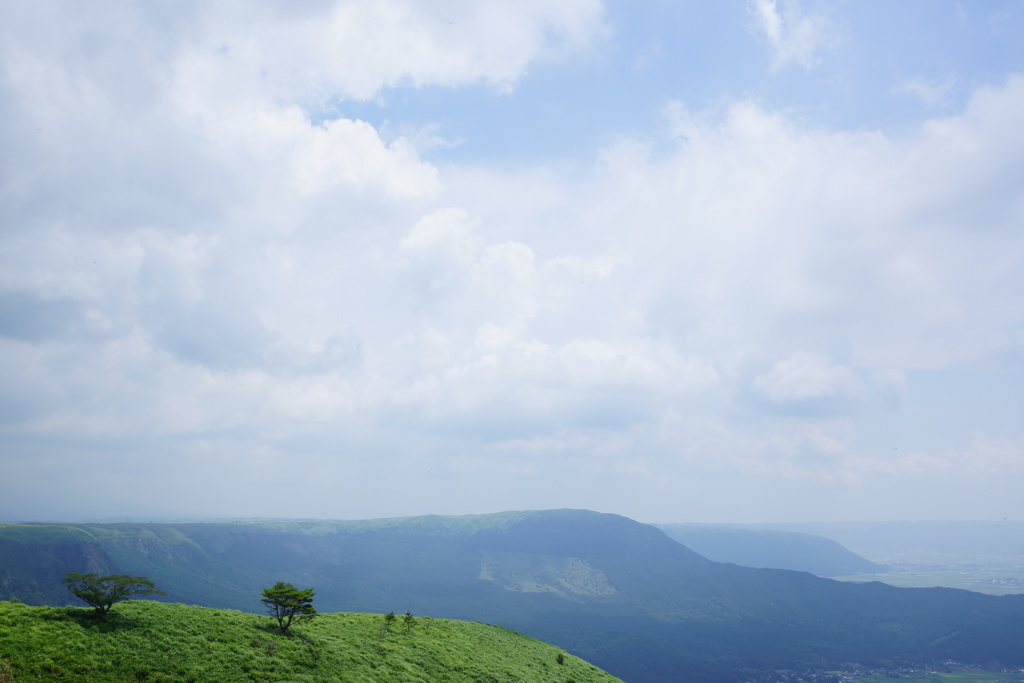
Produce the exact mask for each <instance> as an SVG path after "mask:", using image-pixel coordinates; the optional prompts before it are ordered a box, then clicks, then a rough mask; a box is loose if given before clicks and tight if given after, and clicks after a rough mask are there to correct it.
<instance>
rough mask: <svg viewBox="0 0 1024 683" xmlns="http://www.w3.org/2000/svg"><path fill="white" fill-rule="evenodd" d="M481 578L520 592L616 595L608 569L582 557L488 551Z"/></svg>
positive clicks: (484, 559)
mask: <svg viewBox="0 0 1024 683" xmlns="http://www.w3.org/2000/svg"><path fill="white" fill-rule="evenodd" d="M480 578H481V579H483V580H484V581H492V582H494V583H497V584H498V585H500V586H501V587H503V588H504V589H505V590H508V591H515V592H519V593H554V594H556V595H559V596H561V597H563V598H570V599H572V598H576V597H582V596H601V595H614V594H615V592H616V591H615V588H614V587H613V586H612V585H611V584H610V583H609V582H608V577H607V576H605V575H604V572H602V571H600V570H598V569H594V568H593V567H591V566H590V565H589V564H587V563H586V562H584V561H583V560H581V559H580V558H578V557H559V556H555V555H541V554H538V553H515V552H499V551H484V553H483V560H482V562H481V565H480Z"/></svg>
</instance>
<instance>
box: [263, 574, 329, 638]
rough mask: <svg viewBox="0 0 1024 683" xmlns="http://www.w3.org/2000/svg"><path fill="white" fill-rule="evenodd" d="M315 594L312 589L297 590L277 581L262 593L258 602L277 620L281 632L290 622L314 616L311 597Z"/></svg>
mask: <svg viewBox="0 0 1024 683" xmlns="http://www.w3.org/2000/svg"><path fill="white" fill-rule="evenodd" d="M314 595H316V593H314V592H313V589H312V588H307V589H305V590H299V589H298V588H296V587H295V586H293V585H292V584H290V583H286V582H284V581H278V582H277V583H275V584H274V585H273V586H271V587H270V588H267V589H266V590H264V591H263V599H262V600H260V602H262V603H263V604H264V605H266V607H267V611H268V612H269V613H270V616H272V617H274V618H275V619H277V625H278V626H280V627H281V632H282V633H285V632H287V631H288V627H290V626H291V625H292V621H294V620H296V619H310V618H312V617H313V616H314V615H315V614H316V610H315V609H313V596H314Z"/></svg>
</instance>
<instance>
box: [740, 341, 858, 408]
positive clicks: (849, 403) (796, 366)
mask: <svg viewBox="0 0 1024 683" xmlns="http://www.w3.org/2000/svg"><path fill="white" fill-rule="evenodd" d="M753 388H754V390H755V391H757V392H758V393H760V394H762V395H763V396H764V397H765V398H767V399H768V400H769V401H771V402H772V403H773V404H774V405H775V406H778V407H779V408H782V409H791V410H800V411H804V410H806V411H810V412H812V413H813V412H824V413H833V412H846V411H848V410H850V409H852V408H854V407H855V406H856V404H857V402H858V401H859V399H860V398H861V397H862V395H863V394H864V385H863V383H862V382H861V380H860V379H859V378H858V377H857V375H856V374H854V372H853V371H852V370H850V368H847V367H844V366H842V365H837V364H835V363H833V362H832V359H831V358H830V357H829V356H827V355H825V354H820V353H808V352H806V351H798V352H797V353H794V354H793V355H792V356H790V357H789V358H787V359H785V360H780V361H778V362H777V363H775V365H773V366H772V369H771V370H770V371H769V372H767V373H765V374H762V375H758V376H757V377H755V378H754V383H753Z"/></svg>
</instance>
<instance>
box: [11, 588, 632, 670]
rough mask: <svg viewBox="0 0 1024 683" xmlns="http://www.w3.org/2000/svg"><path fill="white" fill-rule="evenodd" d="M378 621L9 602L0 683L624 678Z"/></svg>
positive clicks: (457, 632)
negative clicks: (281, 626)
mask: <svg viewBox="0 0 1024 683" xmlns="http://www.w3.org/2000/svg"><path fill="white" fill-rule="evenodd" d="M382 624H383V618H382V617H381V616H380V615H376V614H321V615H318V616H317V617H316V618H315V619H313V620H312V621H308V622H303V623H301V624H300V625H298V626H293V627H292V629H291V630H290V632H289V635H282V634H281V633H280V632H279V631H278V630H277V628H276V626H275V625H274V622H272V620H271V619H270V618H268V617H265V616H259V615H254V614H247V613H244V612H235V611H230V610H218V609H211V608H207V607H196V606H192V605H178V604H167V603H157V602H150V601H142V600H133V601H130V602H125V603H122V604H119V605H117V606H115V607H114V609H113V610H112V611H111V612H110V614H109V615H108V618H107V619H106V620H102V619H98V618H96V617H95V616H93V614H92V611H91V610H88V609H84V608H74V607H31V606H27V605H21V604H15V603H0V681H4V682H5V683H6V682H13V681H19V682H21V683H31V682H34V681H69V682H71V681H83V682H85V681H88V682H90V683H94V682H100V681H109V682H111V683H113V682H117V683H129V682H141V681H145V682H146V683H161V682H166V683H170V682H172V681H173V682H174V683H183V682H189V681H191V682H194V683H200V682H202V683H214V682H224V683H228V682H235V681H247V682H249V681H259V682H260V683H264V682H269V681H294V682H296V683H299V682H302V681H310V682H313V681H318V682H321V681H323V682H328V681H339V682H340V681H353V682H355V681H374V682H380V683H385V682H389V681H394V682H396V683H399V682H401V683H410V682H416V681H423V682H428V681H429V682H430V683H441V682H445V681H447V682H450V683H459V682H462V681H466V682H469V681H479V682H481V683H491V682H493V681H522V682H524V683H529V682H531V681H536V682H537V683H541V682H543V683H552V682H558V681H561V682H569V681H575V682H576V683H589V682H594V683H598V682H611V681H618V680H619V679H617V678H614V677H613V676H611V675H610V674H607V673H605V672H604V671H601V670H600V669H598V668H597V667H594V666H592V665H590V664H588V663H587V662H585V661H583V660H581V659H578V658H576V657H572V656H570V655H568V654H563V655H562V658H563V661H564V663H563V664H559V663H558V656H559V654H560V650H558V649H557V648H555V647H553V646H551V645H548V644H546V643H542V642H541V641H539V640H534V639H533V638H529V637H527V636H524V635H522V634H519V633H516V632H514V631H510V630H508V629H504V628H500V627H497V626H490V625H486V624H481V623H478V622H477V623H470V622H463V621H450V620H446V619H431V618H429V617H427V618H417V619H416V623H415V625H414V626H413V628H412V630H411V631H410V632H408V633H406V632H405V629H404V626H403V620H402V618H401V617H399V619H398V622H397V625H396V626H395V627H394V629H393V630H392V631H391V632H385V631H383V630H382V628H381V625H382Z"/></svg>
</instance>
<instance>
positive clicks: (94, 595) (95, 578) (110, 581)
mask: <svg viewBox="0 0 1024 683" xmlns="http://www.w3.org/2000/svg"><path fill="white" fill-rule="evenodd" d="M61 583H63V584H64V585H65V586H67V587H68V590H69V591H71V594H72V595H74V596H75V597H76V598H78V599H79V600H81V601H82V602H84V603H85V604H87V605H90V606H91V607H92V608H93V609H94V610H95V611H96V614H99V615H100V616H102V615H104V614H106V613H107V612H109V611H110V608H111V607H113V606H114V605H115V604H117V603H119V602H124V601H125V600H127V599H129V598H130V597H131V596H133V595H167V593H164V592H163V591H161V590H157V588H156V585H154V583H153V582H152V581H150V580H149V579H147V578H146V577H145V576H129V575H127V574H111V575H110V576H99V575H98V574H75V573H74V572H65V573H64V578H63V579H61Z"/></svg>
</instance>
